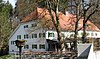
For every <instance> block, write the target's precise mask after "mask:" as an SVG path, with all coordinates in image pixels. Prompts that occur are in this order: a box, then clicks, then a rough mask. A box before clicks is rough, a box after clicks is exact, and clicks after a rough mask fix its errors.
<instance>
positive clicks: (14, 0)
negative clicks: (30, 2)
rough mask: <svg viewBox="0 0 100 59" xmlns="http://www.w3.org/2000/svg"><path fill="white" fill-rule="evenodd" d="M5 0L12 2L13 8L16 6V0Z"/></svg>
mask: <svg viewBox="0 0 100 59" xmlns="http://www.w3.org/2000/svg"><path fill="white" fill-rule="evenodd" d="M3 1H9V2H10V3H11V4H12V6H13V8H14V7H15V3H16V0H3Z"/></svg>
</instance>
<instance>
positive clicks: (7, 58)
mask: <svg viewBox="0 0 100 59" xmlns="http://www.w3.org/2000/svg"><path fill="white" fill-rule="evenodd" d="M0 59H14V55H4V56H0Z"/></svg>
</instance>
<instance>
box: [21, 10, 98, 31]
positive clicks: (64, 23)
mask: <svg viewBox="0 0 100 59" xmlns="http://www.w3.org/2000/svg"><path fill="white" fill-rule="evenodd" d="M52 14H53V16H54V19H56V17H55V13H54V12H53V11H52ZM44 17H45V19H49V20H51V16H50V14H49V12H48V10H47V9H45V8H37V9H36V10H35V11H33V12H32V13H30V14H29V15H28V16H26V17H25V18H23V19H22V21H21V22H23V23H24V22H29V21H32V20H37V19H42V18H44ZM58 18H59V22H60V28H61V29H62V30H67V31H74V30H75V22H76V16H75V15H72V14H69V13H67V14H66V15H64V14H63V13H61V12H59V16H58ZM52 25H53V24H52ZM78 26H79V28H78V29H79V30H81V29H82V27H83V19H80V20H79V24H78ZM52 27H53V26H52ZM86 30H87V31H100V30H99V28H97V26H95V25H94V24H93V23H92V22H90V21H87V27H86Z"/></svg>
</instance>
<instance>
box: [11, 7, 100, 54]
mask: <svg viewBox="0 0 100 59" xmlns="http://www.w3.org/2000/svg"><path fill="white" fill-rule="evenodd" d="M42 10H43V9H42V8H37V11H34V12H33V13H31V14H30V15H28V16H26V17H25V18H24V19H23V20H22V21H21V22H22V23H21V24H19V25H18V27H17V28H16V29H15V30H14V31H13V33H12V34H11V35H10V37H9V53H15V52H17V51H18V48H17V47H16V46H15V40H22V39H24V40H26V41H27V42H25V46H24V47H23V48H22V51H29V50H31V51H35V52H36V51H37V52H39V51H41V52H42V51H54V50H55V47H56V44H57V41H58V40H57V32H56V31H55V30H54V29H53V27H52V28H51V29H47V28H37V27H39V26H41V25H39V24H38V23H37V20H36V19H37V18H35V17H36V16H37V15H39V16H43V15H45V16H48V15H47V14H48V12H44V13H47V14H44V13H43V14H41V15H40V14H39V13H40V12H42ZM70 16H72V15H70V14H69V16H68V15H63V14H60V15H59V17H60V18H59V20H60V27H61V29H62V31H61V33H62V36H63V38H66V37H67V38H71V37H72V38H73V35H74V32H73V30H72V29H74V28H73V27H74V24H75V23H73V21H72V20H69V19H70ZM68 17H69V18H68ZM47 18H49V17H47ZM34 19H35V20H34ZM88 24H89V26H88V27H87V29H86V30H87V31H86V33H87V38H100V30H99V29H98V28H97V27H96V26H95V25H94V24H93V23H91V22H88ZM79 27H80V28H81V27H82V21H80V22H79ZM82 32H83V31H82V29H80V30H79V31H78V37H82ZM51 41H52V42H53V43H52V42H51Z"/></svg>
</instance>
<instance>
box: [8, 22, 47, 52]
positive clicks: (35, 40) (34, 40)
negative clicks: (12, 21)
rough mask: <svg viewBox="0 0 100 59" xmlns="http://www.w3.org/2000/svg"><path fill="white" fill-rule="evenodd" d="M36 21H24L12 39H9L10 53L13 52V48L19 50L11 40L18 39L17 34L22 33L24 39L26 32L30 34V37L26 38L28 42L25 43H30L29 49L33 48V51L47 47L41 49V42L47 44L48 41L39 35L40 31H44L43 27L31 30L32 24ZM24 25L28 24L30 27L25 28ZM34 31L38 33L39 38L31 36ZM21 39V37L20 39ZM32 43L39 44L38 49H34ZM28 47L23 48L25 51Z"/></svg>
mask: <svg viewBox="0 0 100 59" xmlns="http://www.w3.org/2000/svg"><path fill="white" fill-rule="evenodd" d="M32 23H34V22H32V21H31V22H28V23H22V24H21V25H20V26H19V28H18V30H17V31H16V32H15V33H14V34H13V35H12V36H11V38H10V40H9V53H11V52H12V50H14V51H18V48H17V47H16V46H15V44H14V45H11V41H15V40H17V35H21V39H24V35H25V34H29V38H28V39H24V40H26V41H27V42H26V43H25V45H29V49H28V50H32V51H45V49H39V44H45V43H46V39H45V38H39V37H38V35H39V33H43V32H44V31H43V29H39V30H35V31H31V32H30V29H33V28H31V24H32ZM24 25H28V26H29V28H24ZM32 33H37V38H34V39H33V38H31V34H32ZM19 40H20V39H19ZM32 44H37V46H38V49H32ZM25 50H27V49H24V48H23V51H25Z"/></svg>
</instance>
